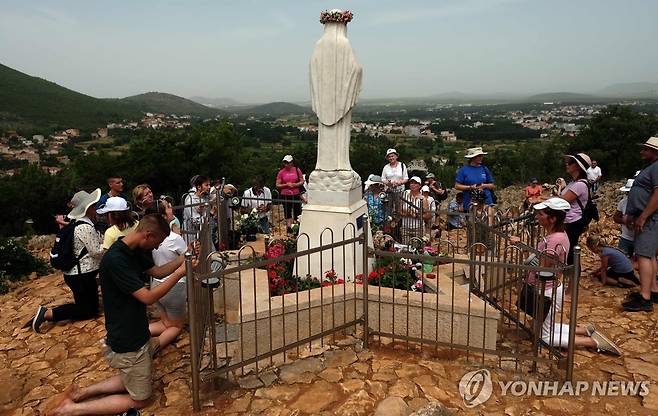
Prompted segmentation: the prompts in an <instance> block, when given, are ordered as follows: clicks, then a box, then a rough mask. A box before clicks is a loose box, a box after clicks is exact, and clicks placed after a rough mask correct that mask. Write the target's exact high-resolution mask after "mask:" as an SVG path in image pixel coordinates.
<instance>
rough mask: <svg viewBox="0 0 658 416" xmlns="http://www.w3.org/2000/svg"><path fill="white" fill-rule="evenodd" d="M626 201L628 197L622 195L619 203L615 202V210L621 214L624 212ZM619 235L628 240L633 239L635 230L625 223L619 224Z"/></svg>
mask: <svg viewBox="0 0 658 416" xmlns="http://www.w3.org/2000/svg"><path fill="white" fill-rule="evenodd" d="M627 203H628V197H626V196H625V197H624V199H622V200H621V201H619V203H618V204H617V211H619V212H621V213H622V214H626V204H627ZM621 237H622V238H625V239H627V240H630V241H634V240H635V230H633V229H632V228H629V227H628V226H627V225H626V224H622V225H621Z"/></svg>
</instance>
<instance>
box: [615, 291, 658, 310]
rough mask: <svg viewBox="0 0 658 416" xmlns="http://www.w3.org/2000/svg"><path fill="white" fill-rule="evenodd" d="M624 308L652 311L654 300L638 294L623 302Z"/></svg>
mask: <svg viewBox="0 0 658 416" xmlns="http://www.w3.org/2000/svg"><path fill="white" fill-rule="evenodd" d="M622 306H623V307H624V310H625V311H626V312H652V311H653V302H651V299H649V300H646V299H644V298H642V296H641V295H639V294H638V295H637V296H636V297H634V298H633V299H631V300H629V301H628V302H624V303H622Z"/></svg>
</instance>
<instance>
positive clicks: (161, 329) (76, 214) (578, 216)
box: [29, 137, 658, 415]
mask: <svg viewBox="0 0 658 416" xmlns="http://www.w3.org/2000/svg"><path fill="white" fill-rule="evenodd" d="M486 154H487V153H486V152H484V151H483V149H482V148H481V147H474V148H469V149H467V151H466V152H465V155H464V156H465V159H466V163H465V164H464V165H463V166H462V167H461V168H460V169H459V170H458V171H457V173H456V175H455V183H454V186H453V188H454V190H455V191H456V192H455V193H454V196H453V198H452V199H451V200H450V202H449V203H448V211H449V215H448V220H447V222H446V223H445V224H441V223H440V222H439V220H438V216H437V215H436V211H437V207H438V204H439V203H440V202H442V201H444V200H447V199H448V196H449V193H450V191H449V190H448V189H447V188H446V187H444V186H443V185H442V184H441V183H439V182H437V181H436V178H435V176H434V175H433V174H431V173H429V174H427V175H426V176H425V178H424V179H421V178H420V177H419V176H417V175H412V176H409V175H410V174H409V172H408V170H407V167H406V165H405V164H404V163H403V162H401V161H400V160H399V154H398V152H397V150H396V149H393V148H391V149H388V151H387V152H386V155H385V158H386V160H387V163H386V165H385V166H384V167H383V169H382V172H381V175H380V176H377V175H370V176H369V177H368V180H367V181H365V192H364V199H365V200H366V202H367V205H368V208H369V213H370V215H369V217H370V221H371V222H372V223H373V225H374V226H381V225H382V224H383V223H384V222H386V221H390V220H391V219H390V217H388V215H389V214H390V212H391V211H390V207H391V206H392V207H393V210H394V211H393V212H395V213H396V214H397V215H398V216H399V222H398V227H399V237H400V238H402V239H408V238H411V237H413V236H419V235H427V234H429V233H430V231H431V230H438V229H439V228H440V227H443V226H445V227H446V228H447V229H448V230H453V229H459V228H462V227H464V226H465V223H466V220H465V217H466V215H468V213H469V212H473V211H474V210H481V211H483V212H487V213H488V214H489V218H493V215H491V211H492V208H493V206H494V205H495V204H496V202H497V201H496V195H495V192H494V191H495V182H494V177H493V174H492V172H491V171H490V170H489V168H488V167H487V166H486V165H484V163H483V162H484V156H485V155H486ZM640 154H641V156H642V158H643V159H644V160H645V161H646V162H647V163H648V166H647V167H645V168H644V169H642V170H640V171H638V172H637V174H636V176H635V178H633V179H629V180H628V181H627V183H626V184H625V186H624V187H622V188H621V189H620V191H621V192H623V193H625V194H626V197H625V198H624V199H623V200H622V201H620V203H619V205H618V207H617V212H616V213H615V216H614V220H615V222H617V223H619V224H621V226H622V230H621V236H620V239H619V245H618V247H611V246H609V245H606V244H605V242H603V241H601V239H600V238H598V237H597V236H594V235H590V237H589V238H588V239H587V246H588V247H589V249H590V250H592V251H593V252H594V253H597V254H598V255H599V256H600V259H601V267H600V269H599V270H598V271H597V272H596V273H595V276H596V277H597V278H599V279H600V280H601V283H602V284H615V285H620V286H623V287H633V286H635V285H636V284H639V285H640V291H638V292H631V293H630V294H629V297H628V299H627V300H626V301H625V302H624V303H623V308H624V310H626V311H630V312H634V311H651V310H653V303H656V302H658V284H657V282H656V275H657V272H658V270H657V268H656V254H657V250H658V163H655V162H656V161H657V160H658V138H656V137H651V138H650V139H648V140H647V141H646V142H645V143H644V144H643V145H642V147H641V150H640ZM282 163H283V166H282V168H281V169H280V171H279V172H278V174H277V176H276V181H275V184H276V188H277V190H278V191H279V194H280V196H281V199H282V205H283V213H284V218H285V223H286V226H287V230H288V231H291V227H292V226H293V223H294V222H295V221H296V220H297V219H298V217H299V216H300V215H301V211H302V210H301V204H302V203H303V202H305V200H306V181H305V175H304V173H303V172H302V171H301V169H300V168H298V167H296V166H295V163H294V159H293V156H292V155H286V156H285V157H284V158H283V160H282ZM564 166H565V172H566V174H567V177H568V178H569V179H570V181H569V182H568V183H565V181H564V180H563V179H562V178H559V179H558V181H556V186H555V187H554V188H553V191H552V195H551V196H550V197H548V198H547V197H545V196H543V193H542V187H541V185H539V182H538V180H537V179H536V178H533V179H532V180H531V181H530V184H529V185H528V186H527V187H526V188H525V190H524V192H525V205H526V207H527V208H528V209H529V210H532V211H534V213H535V216H536V218H537V221H538V223H539V224H540V225H541V226H542V227H543V228H544V229H545V238H544V239H543V240H542V241H540V242H539V244H538V246H537V247H536V248H537V250H539V251H540V252H542V253H551V255H550V256H544V257H547V258H549V259H550V258H552V259H553V260H554V261H560V262H566V263H567V264H572V263H573V253H574V247H575V246H577V245H578V244H579V240H580V237H581V235H582V234H583V232H584V231H585V230H586V229H587V227H588V225H589V223H590V221H591V220H592V215H591V212H590V208H589V207H590V205H591V202H592V200H593V198H594V193H595V192H596V188H597V186H595V185H597V184H599V183H600V181H601V178H602V174H601V170H600V168H599V167H598V166H597V165H596V163H595V161H592V160H591V159H590V158H589V156H588V155H587V154H585V153H577V154H570V155H565V156H564ZM107 185H108V188H109V189H108V191H107V192H105V193H102V192H101V190H100V189H96V190H95V191H93V192H91V193H87V192H85V191H80V192H77V193H76V194H75V195H74V196H73V198H71V200H70V202H69V208H70V212H69V213H68V214H67V215H66V216H57V217H56V221H57V223H58V224H59V225H60V227H61V228H62V235H64V234H65V233H63V231H64V230H68V234H69V235H70V236H71V237H70V238H71V239H72V242H71V251H72V255H73V256H74V266H73V267H70V268H68V269H66V270H63V272H64V281H65V283H66V284H67V286H68V287H69V288H70V290H71V292H72V294H73V303H69V304H64V305H60V306H56V307H52V308H49V307H46V306H39V307H38V308H37V310H36V313H35V315H34V317H33V318H32V320H31V321H30V323H29V324H31V326H32V328H33V330H34V331H35V332H41V330H42V327H43V325H44V324H45V323H47V322H58V321H63V320H74V321H75V320H84V319H91V318H94V317H96V316H97V315H98V314H99V312H100V310H99V292H98V290H99V283H98V282H100V288H101V293H102V297H103V312H104V315H105V325H106V330H107V336H106V338H105V339H104V340H103V342H104V343H105V344H106V346H107V354H106V356H107V358H108V360H109V362H110V365H111V366H112V367H113V368H115V369H117V370H118V371H119V375H118V376H116V377H113V378H110V379H108V380H105V381H103V382H100V383H97V384H94V385H92V386H89V387H86V388H79V387H77V386H72V387H71V388H70V389H69V390H67V391H66V392H65V394H64V396H63V399H62V400H61V401H60V403H59V404H58V407H57V408H56V409H55V410H54V411H53V413H52V414H56V415H66V414H90V413H103V412H104V413H120V412H122V411H126V410H128V409H130V408H140V407H143V406H145V405H146V404H147V403H148V399H149V398H150V397H151V393H152V382H151V373H152V360H153V357H154V356H156V355H157V353H158V352H159V351H160V350H161V349H162V348H165V347H166V346H167V345H169V344H170V343H171V342H173V341H174V340H175V339H176V337H177V336H178V335H179V334H180V332H181V331H182V328H183V326H184V322H185V316H186V287H185V279H184V275H185V268H184V266H183V258H184V253H185V252H187V251H188V250H191V251H192V252H195V253H196V252H197V247H198V243H195V241H196V239H197V238H198V236H197V235H196V234H194V232H193V230H195V229H198V226H199V224H200V223H201V222H202V221H204V218H208V217H210V218H218V217H220V213H219V212H217V209H218V208H217V207H218V206H219V205H217V204H214V203H213V202H214V201H216V199H217V198H218V197H220V196H221V197H222V198H224V199H226V200H231V201H232V198H234V197H236V196H237V189H236V188H235V187H234V186H232V185H230V184H225V183H215V184H214V185H212V182H211V180H210V178H208V177H206V176H203V175H197V176H195V177H193V178H192V179H191V181H190V189H189V191H188V192H187V193H185V194H184V195H183V197H182V199H181V205H182V206H184V208H183V210H182V218H181V219H179V218H178V217H177V216H176V212H175V207H174V200H173V198H171V197H167V196H161V197H158V198H156V197H155V194H154V192H153V190H152V189H151V187H150V186H149V185H148V184H139V185H137V186H135V187H134V188H133V190H132V192H131V194H130V195H131V196H132V198H130V199H131V200H130V199H129V197H128V195H127V194H126V193H125V190H124V181H123V179H122V178H121V177H119V176H112V177H110V178H108V180H107ZM556 190H557V191H556ZM272 203H273V198H272V191H271V190H270V189H269V188H268V187H266V186H265V185H264V180H263V178H261V177H259V178H255V180H254V181H253V184H252V186H251V187H249V188H248V189H246V190H245V191H244V192H243V194H242V198H238V200H237V203H234V202H231V203H230V204H227V205H226V206H227V212H226V213H225V214H226V218H228V219H229V220H230V219H231V218H232V217H233V216H241V215H245V214H254V215H255V216H256V218H257V220H258V225H257V226H258V231H259V232H262V233H269V232H270V231H271V217H270V213H271V211H272ZM220 209H221V208H220ZM205 210H210V212H209V213H210V214H211V215H210V216H208V215H205V214H207V213H206V212H205ZM387 210H388V211H387ZM181 220H182V222H181ZM220 226H221V225H220V224H218V223H215V224H214V233H215V236H216V235H217V228H218V227H220ZM189 230H192V231H189ZM213 241H218V240H217V239H216V237H215V239H214V240H213ZM51 255H52V253H51ZM551 256H552V257H551ZM544 260H545V259H544ZM196 261H197V260H196V259H195V264H196ZM634 262H635V263H636V264H637V267H638V269H639V278H638V277H637V276H636V275H635V272H634ZM562 282H563V281H561V280H560V279H557V280H554V281H552V282H550V284H548V285H545V286H544V289H543V292H542V294H543V295H544V296H547V297H548V298H550V303H551V305H552V306H551V308H550V310H549V312H548V314H547V316H546V317H545V318H544V321H543V327H542V338H543V339H544V341H545V342H547V343H550V344H551V345H559V346H566V344H565V342H566V340H568V333H569V331H570V328H569V327H568V325H566V326H565V324H563V323H559V324H558V323H556V322H555V317H556V316H557V314H559V313H561V307H562V303H563V299H564V297H568V296H569V295H570V288H568V287H567V288H564V287H562V289H563V290H555V289H556V288H558V287H560V285H562V284H563V283H562ZM526 284H527V285H529V286H534V287H535V290H538V288H537V287H538V280H537V276H536V275H535V274H534V273H530V274H529V275H528V276H527V278H526ZM152 304H155V305H156V306H157V308H158V310H159V312H160V315H159V320H158V321H157V322H149V319H148V316H147V313H146V306H147V305H152ZM574 330H575V332H576V344H577V345H581V346H587V347H596V348H598V349H600V350H604V351H609V352H613V353H619V350H618V349H617V348H616V346H615V345H614V344H613V343H612V342H611V341H610V340H609V339H607V338H606V337H605V336H604V335H602V334H601V333H600V332H599V331H597V330H596V329H595V328H594V327H593V326H591V325H587V326H584V327H580V326H579V327H577V328H575V329H574Z"/></svg>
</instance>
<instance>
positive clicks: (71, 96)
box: [0, 64, 140, 130]
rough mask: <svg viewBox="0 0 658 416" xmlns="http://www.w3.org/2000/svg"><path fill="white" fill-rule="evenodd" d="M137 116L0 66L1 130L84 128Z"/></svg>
mask: <svg viewBox="0 0 658 416" xmlns="http://www.w3.org/2000/svg"><path fill="white" fill-rule="evenodd" d="M139 116H140V111H139V109H138V108H137V107H134V106H132V105H127V104H126V103H122V102H118V101H115V100H102V99H98V98H94V97H90V96H88V95H84V94H80V93H79V92H75V91H72V90H70V89H68V88H64V87H62V86H60V85H57V84H55V83H54V82H50V81H46V80H45V79H42V78H37V77H32V76H30V75H27V74H24V73H22V72H19V71H16V70H14V69H12V68H9V67H7V66H5V65H2V64H0V129H19V130H24V129H54V128H70V127H78V128H82V129H86V128H94V127H99V126H102V125H104V124H106V123H107V122H108V121H117V120H123V119H125V118H131V119H135V118H137V117H139Z"/></svg>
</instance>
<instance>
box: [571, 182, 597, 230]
mask: <svg viewBox="0 0 658 416" xmlns="http://www.w3.org/2000/svg"><path fill="white" fill-rule="evenodd" d="M578 182H583V183H584V184H585V185H586V186H587V204H585V206H584V207H583V204H582V202H580V198H578V196H577V195H576V202H577V203H578V206H579V207H580V211H581V212H582V213H583V221H585V226H588V225H589V223H591V222H592V220H594V221H596V222H598V221H599V208H598V207H597V206H596V202H594V200H593V199H592V192H590V187H589V182H587V180H585V179H581V180H579V181H578Z"/></svg>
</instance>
